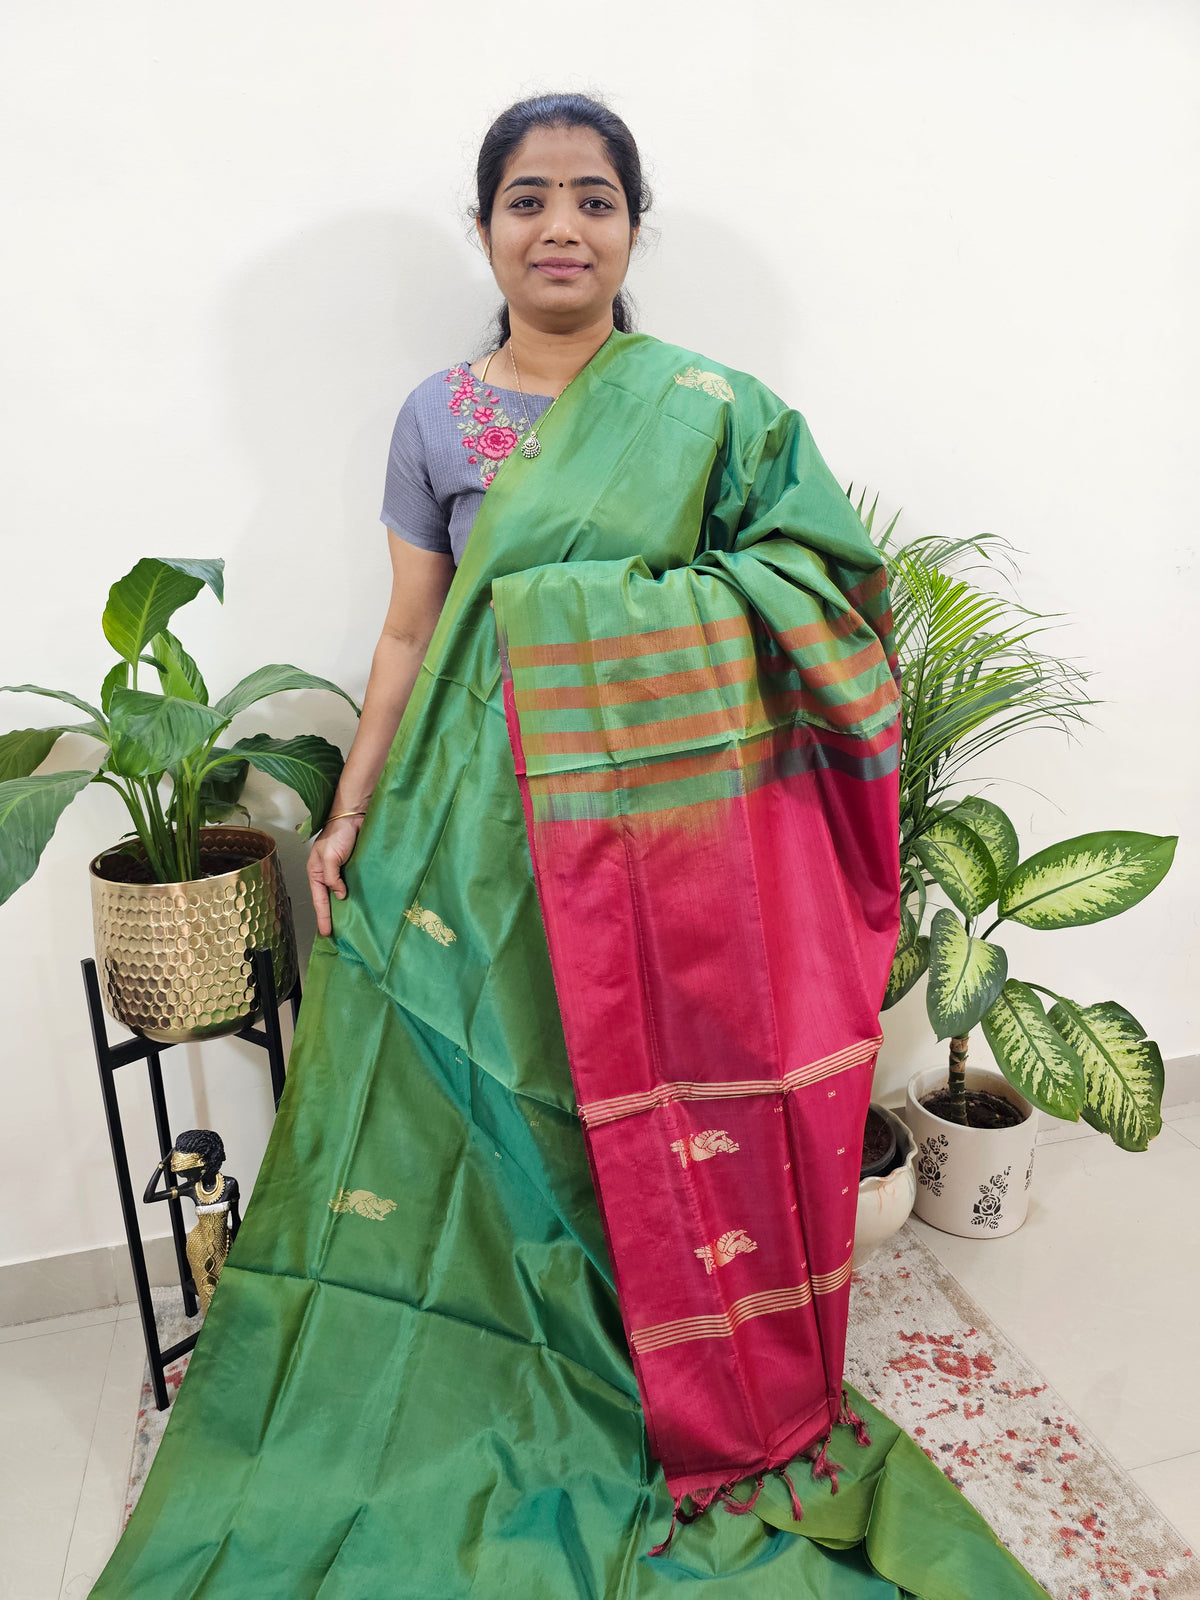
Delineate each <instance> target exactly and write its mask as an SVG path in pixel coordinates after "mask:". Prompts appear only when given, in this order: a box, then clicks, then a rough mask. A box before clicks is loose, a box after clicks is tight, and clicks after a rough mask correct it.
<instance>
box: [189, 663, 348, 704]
mask: <svg viewBox="0 0 1200 1600" xmlns="http://www.w3.org/2000/svg"><path fill="white" fill-rule="evenodd" d="M281 689H328V690H330V691H331V693H333V694H340V695H341V697H342V699H343V700H345V701H346V702H347V703H348V704H349V705H352V706H353V707H354V710H355V713H356V714H357V715H361V714H362V712H361V707H360V706H359V705H358V704H357V702H356V701H354V700H351V698H350V696H349V695H348V694H347V693H346V691H345V690H344V689H339V688H338V686H337V684H336V683H330V681H329V679H328V678H316V677H314V676H313V674H312V673H311V672H303V671H301V669H300V668H299V667H291V666H288V664H287V663H286V662H277V663H274V664H273V665H271V666H269V667H259V669H258V670H257V672H251V673H250V674H249V675H248V676H247V677H245V678H243V679H242V681H241V682H240V683H235V684H234V686H233V688H232V689H230V691H229V693H228V694H223V695H222V696H221V698H220V699H219V700H218V701H217V707H216V708H217V710H218V711H219V712H220V713H221V715H222V716H223V717H235V716H236V715H237V714H238V712H239V711H244V710H245V709H246V707H247V706H252V705H253V704H254V703H255V701H257V700H265V699H266V697H267V696H268V695H270V694H278V693H279V692H280V690H281Z"/></svg>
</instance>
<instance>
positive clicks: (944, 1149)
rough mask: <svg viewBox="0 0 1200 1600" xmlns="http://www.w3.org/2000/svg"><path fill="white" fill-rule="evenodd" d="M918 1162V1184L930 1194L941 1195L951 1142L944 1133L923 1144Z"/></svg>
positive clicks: (924, 1141) (926, 1140)
mask: <svg viewBox="0 0 1200 1600" xmlns="http://www.w3.org/2000/svg"><path fill="white" fill-rule="evenodd" d="M920 1149H921V1154H920V1158H919V1159H918V1161H917V1182H918V1183H919V1184H920V1185H921V1187H922V1188H924V1189H928V1190H929V1192H930V1194H941V1192H942V1173H943V1171H944V1169H945V1167H946V1165H947V1161H948V1158H949V1155H950V1141H949V1139H947V1138H946V1136H945V1134H944V1133H937V1134H934V1136H933V1137H932V1138H931V1139H925V1140H923V1141H922V1143H921V1147H920Z"/></svg>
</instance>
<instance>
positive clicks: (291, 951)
mask: <svg viewBox="0 0 1200 1600" xmlns="http://www.w3.org/2000/svg"><path fill="white" fill-rule="evenodd" d="M200 862H201V867H202V868H203V867H209V866H212V867H217V868H219V867H221V866H227V867H228V868H229V870H227V871H218V872H217V873H216V874H215V875H214V876H213V877H202V878H195V879H193V880H192V881H191V882H188V883H129V882H117V881H114V880H115V877H116V876H117V875H119V874H120V873H121V872H122V871H124V872H125V875H126V876H129V875H130V873H129V870H128V856H127V855H126V854H125V853H124V852H121V853H120V856H119V855H118V851H116V850H105V851H102V852H101V853H100V855H98V856H97V857H96V858H95V860H94V861H92V862H91V864H90V867H89V872H90V875H91V883H92V920H93V923H94V927H95V936H96V965H97V967H98V968H99V970H100V978H101V991H102V993H103V995H104V1004H105V1008H106V1010H107V1011H108V1012H109V1014H110V1015H111V1016H113V1017H115V1018H116V1020H117V1021H118V1022H123V1023H124V1024H125V1026H126V1027H128V1028H135V1029H136V1030H137V1031H138V1033H141V1034H143V1035H144V1036H145V1037H146V1038H147V1039H153V1040H155V1041H156V1042H158V1043H160V1044H178V1043H181V1042H183V1041H185V1040H188V1039H212V1038H215V1037H216V1036H217V1035H218V1034H222V1033H236V1032H237V1030H238V1029H239V1028H242V1027H244V1026H245V1025H246V1023H248V1022H251V1021H253V1019H254V1018H255V1017H256V1016H258V1014H259V1011H260V1010H261V1007H260V1005H259V1001H258V996H257V993H256V991H255V985H254V977H253V970H254V969H253V965H252V963H251V959H250V951H251V950H254V949H268V950H270V952H271V958H272V966H273V968H274V972H275V990H276V993H277V994H278V995H280V996H281V997H282V996H283V995H285V994H287V992H288V991H289V990H290V989H291V987H292V985H293V983H294V982H295V979H296V936H295V931H294V928H293V925H292V907H291V902H290V900H289V899H288V893H287V888H286V886H285V885H284V881H283V874H282V872H281V871H280V868H279V862H278V859H277V858H276V854H275V841H274V839H272V837H271V835H270V834H269V833H262V832H261V831H260V830H259V829H257V828H232V827H228V828H227V827H212V828H201V830H200ZM109 874H111V876H110V875H109Z"/></svg>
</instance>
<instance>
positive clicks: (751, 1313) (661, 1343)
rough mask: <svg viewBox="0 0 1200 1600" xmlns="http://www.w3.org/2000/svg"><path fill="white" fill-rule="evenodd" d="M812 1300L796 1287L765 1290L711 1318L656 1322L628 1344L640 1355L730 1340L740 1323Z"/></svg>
mask: <svg viewBox="0 0 1200 1600" xmlns="http://www.w3.org/2000/svg"><path fill="white" fill-rule="evenodd" d="M811 1300H812V1289H811V1287H810V1285H809V1284H807V1283H798V1284H796V1285H795V1286H794V1287H793V1288H790V1289H770V1290H764V1291H763V1292H762V1293H760V1294H748V1295H746V1296H745V1297H744V1298H743V1299H741V1300H735V1301H734V1302H733V1304H732V1305H731V1306H730V1307H729V1310H728V1311H726V1312H724V1313H723V1314H722V1315H720V1316H714V1317H681V1318H679V1319H677V1320H676V1321H675V1322H659V1323H656V1324H655V1325H654V1326H653V1327H649V1328H635V1329H634V1330H633V1331H632V1333H631V1334H630V1336H629V1342H630V1344H631V1345H632V1346H633V1348H634V1349H635V1350H636V1351H637V1353H638V1354H639V1355H646V1354H648V1353H649V1352H650V1351H652V1350H664V1349H666V1348H667V1346H668V1345H673V1344H683V1343H684V1342H685V1341H688V1340H692V1339H730V1338H732V1337H733V1335H734V1333H735V1332H736V1331H737V1329H738V1328H739V1327H740V1326H741V1324H742V1323H743V1322H749V1321H750V1319H751V1318H752V1317H764V1316H768V1315H770V1313H772V1312H775V1311H795V1310H798V1309H799V1308H800V1307H801V1306H806V1305H808V1304H809V1302H810V1301H811Z"/></svg>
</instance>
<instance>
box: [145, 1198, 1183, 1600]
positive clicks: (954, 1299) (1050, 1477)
mask: <svg viewBox="0 0 1200 1600" xmlns="http://www.w3.org/2000/svg"><path fill="white" fill-rule="evenodd" d="M154 1303H155V1310H156V1313H157V1316H158V1326H159V1338H160V1340H161V1342H162V1343H163V1344H164V1345H169V1344H172V1343H174V1341H175V1340H177V1339H182V1338H184V1337H185V1336H186V1335H187V1334H188V1333H190V1332H191V1331H192V1330H193V1329H195V1328H196V1327H198V1326H199V1323H200V1319H199V1318H194V1319H192V1320H191V1321H189V1320H188V1319H187V1318H185V1317H184V1315H183V1305H182V1301H181V1298H180V1295H179V1291H178V1290H177V1289H176V1290H171V1289H155V1290H154ZM187 1363H188V1358H187V1356H183V1357H181V1358H180V1360H178V1361H177V1362H175V1363H174V1364H173V1365H172V1366H170V1367H168V1369H167V1391H168V1393H169V1394H170V1395H171V1397H172V1399H173V1398H174V1396H175V1393H176V1391H177V1390H178V1388H179V1384H180V1381H181V1379H182V1377H183V1374H184V1372H185V1371H186V1370H187ZM846 1377H847V1378H848V1380H849V1381H850V1382H851V1383H853V1384H854V1385H855V1387H856V1388H858V1389H860V1390H861V1391H862V1393H863V1394H864V1395H866V1396H867V1398H868V1399H869V1400H871V1401H873V1402H874V1404H875V1405H877V1406H878V1407H879V1408H880V1410H881V1411H884V1412H886V1413H887V1415H888V1416H890V1417H893V1418H894V1419H895V1420H896V1421H897V1422H898V1423H899V1424H900V1425H901V1427H903V1428H907V1429H908V1431H909V1432H910V1433H911V1434H912V1435H913V1437H914V1438H915V1439H916V1440H917V1442H918V1443H919V1444H920V1445H921V1448H922V1449H923V1450H924V1451H925V1453H926V1455H928V1456H929V1457H930V1458H931V1459H932V1460H933V1461H935V1462H936V1463H937V1464H938V1466H939V1467H941V1469H942V1471H943V1472H944V1473H945V1474H946V1476H947V1477H948V1478H949V1479H950V1481H951V1482H952V1483H954V1484H956V1485H957V1486H958V1488H960V1489H961V1490H962V1491H963V1493H964V1494H965V1495H966V1497H967V1499H968V1500H970V1501H971V1503H972V1505H974V1506H975V1507H976V1508H977V1509H978V1510H979V1511H980V1512H981V1513H982V1514H983V1516H985V1517H986V1518H987V1520H988V1522H989V1523H990V1524H991V1525H992V1527H993V1528H994V1529H995V1530H996V1533H997V1534H998V1535H999V1537H1000V1538H1001V1539H1002V1540H1003V1541H1004V1543H1005V1544H1006V1545H1007V1546H1008V1548H1009V1549H1010V1550H1011V1551H1012V1552H1013V1553H1014V1554H1015V1555H1016V1556H1017V1557H1018V1559H1019V1560H1020V1561H1022V1562H1023V1563H1024V1565H1025V1566H1026V1567H1027V1568H1028V1569H1029V1571H1030V1572H1031V1573H1032V1574H1033V1575H1034V1577H1035V1578H1036V1579H1037V1580H1038V1582H1039V1583H1040V1584H1042V1586H1043V1587H1044V1588H1045V1589H1046V1590H1047V1592H1048V1593H1049V1594H1050V1595H1052V1596H1053V1597H1054V1600H1115V1597H1119V1600H1200V1563H1197V1561H1196V1560H1195V1559H1194V1557H1193V1555H1192V1552H1191V1550H1190V1549H1189V1548H1188V1546H1187V1544H1186V1543H1185V1541H1184V1540H1183V1539H1182V1538H1181V1537H1180V1535H1179V1534H1178V1533H1177V1532H1176V1531H1175V1529H1174V1528H1173V1527H1172V1526H1171V1524H1170V1523H1169V1522H1168V1521H1167V1520H1166V1518H1165V1517H1164V1516H1163V1515H1162V1514H1161V1512H1159V1511H1158V1510H1156V1509H1155V1507H1154V1506H1153V1505H1152V1504H1151V1502H1150V1501H1149V1500H1148V1499H1147V1498H1146V1496H1145V1495H1144V1494H1143V1493H1142V1491H1141V1489H1139V1488H1138V1486H1137V1484H1136V1483H1135V1482H1134V1481H1133V1479H1132V1478H1130V1477H1129V1475H1128V1474H1127V1473H1126V1472H1125V1471H1124V1470H1123V1469H1122V1468H1121V1467H1119V1466H1118V1465H1117V1463H1116V1462H1115V1461H1114V1460H1113V1459H1112V1457H1111V1456H1109V1455H1108V1453H1107V1451H1106V1450H1105V1449H1104V1447H1103V1446H1102V1445H1101V1444H1100V1443H1099V1442H1098V1441H1097V1440H1096V1439H1095V1438H1094V1437H1093V1436H1092V1435H1091V1434H1090V1433H1089V1432H1088V1431H1087V1429H1086V1428H1084V1426H1083V1424H1082V1423H1081V1422H1080V1421H1079V1420H1078V1418H1076V1417H1075V1416H1073V1415H1072V1413H1071V1412H1070V1411H1069V1410H1068V1409H1067V1407H1066V1406H1065V1405H1064V1404H1063V1402H1062V1400H1061V1399H1060V1398H1059V1397H1058V1396H1057V1395H1056V1394H1055V1393H1054V1391H1053V1389H1051V1388H1050V1386H1049V1385H1048V1384H1047V1383H1046V1381H1045V1379H1044V1378H1043V1377H1042V1376H1041V1374H1040V1373H1039V1372H1038V1371H1037V1370H1036V1369H1035V1368H1034V1367H1033V1366H1031V1365H1030V1363H1029V1362H1028V1361H1027V1360H1026V1359H1025V1357H1024V1356H1023V1355H1022V1354H1021V1352H1020V1351H1019V1350H1017V1349H1016V1348H1015V1346H1013V1345H1012V1344H1010V1343H1009V1341H1008V1340H1007V1339H1006V1338H1005V1337H1004V1335H1003V1334H1002V1333H1001V1332H1000V1331H999V1329H997V1328H996V1327H995V1326H993V1324H992V1323H991V1322H989V1320H988V1319H987V1317H985V1316H984V1314H983V1312H982V1311H981V1310H980V1309H979V1307H978V1306H977V1305H976V1304H975V1303H974V1301H973V1300H971V1299H970V1298H969V1297H968V1296H967V1295H966V1294H965V1293H964V1291H963V1290H962V1288H961V1287H960V1286H959V1284H958V1283H957V1282H956V1280H955V1279H954V1278H952V1277H951V1276H950V1274H949V1273H948V1272H946V1270H945V1269H944V1268H943V1267H942V1265H941V1263H940V1262H939V1261H938V1260H937V1259H936V1257H935V1256H933V1255H932V1254H931V1253H930V1252H929V1251H928V1250H927V1249H926V1248H925V1246H924V1245H923V1244H921V1242H920V1240H919V1239H918V1238H917V1237H916V1235H915V1234H914V1233H913V1232H912V1231H911V1230H910V1229H908V1228H904V1229H903V1230H902V1231H901V1232H900V1233H899V1234H897V1235H896V1237H895V1238H894V1239H892V1240H890V1241H888V1243H886V1244H884V1245H882V1246H881V1247H880V1248H879V1249H878V1250H876V1252H875V1254H874V1255H873V1256H871V1258H870V1259H869V1260H868V1261H867V1262H865V1263H864V1265H863V1266H862V1267H861V1268H860V1269H859V1271H857V1272H856V1273H855V1275H854V1292H853V1297H852V1299H851V1302H850V1333H849V1340H848V1343H847V1348H846ZM169 1416H170V1412H169V1411H164V1412H160V1411H158V1410H156V1408H155V1405H154V1396H153V1393H152V1391H151V1388H150V1373H149V1369H148V1368H147V1371H146V1378H145V1382H144V1383H143V1385H142V1399H141V1405H140V1407H139V1410H138V1418H137V1427H136V1430H135V1436H134V1446H133V1461H132V1465H131V1470H130V1476H129V1490H128V1493H127V1495H126V1504H125V1517H126V1520H128V1517H129V1513H130V1512H131V1511H132V1510H133V1507H134V1505H135V1504H136V1503H137V1497H138V1495H139V1494H140V1493H141V1488H142V1484H143V1483H144V1482H145V1478H146V1474H147V1472H148V1471H149V1470H150V1463H151V1461H152V1460H153V1459H154V1452H155V1450H156V1449H157V1448H158V1441H159V1439H160V1438H161V1437H162V1431H163V1428H164V1426H165V1425H166V1419H167V1418H168V1417H169ZM974 1600H985V1597H983V1596H979V1597H974Z"/></svg>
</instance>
